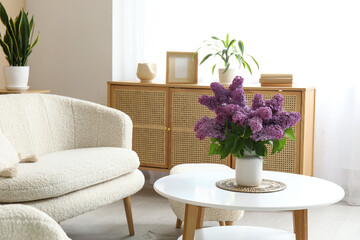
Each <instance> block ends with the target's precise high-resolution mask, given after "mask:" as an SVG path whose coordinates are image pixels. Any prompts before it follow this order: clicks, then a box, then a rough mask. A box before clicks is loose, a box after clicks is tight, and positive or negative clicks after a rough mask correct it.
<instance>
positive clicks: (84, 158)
mask: <svg viewBox="0 0 360 240" xmlns="http://www.w3.org/2000/svg"><path fill="white" fill-rule="evenodd" d="M138 167H139V158H138V156H137V154H136V153H135V152H133V151H132V150H130V149H125V148H114V147H102V148H81V149H72V150H66V151H59V152H54V153H50V154H46V155H43V156H41V157H40V158H39V160H38V161H37V162H36V163H28V164H26V163H22V164H19V166H18V175H17V177H16V178H12V179H4V180H3V181H0V193H1V195H0V202H3V203H5V202H7V203H8V202H24V201H34V200H39V199H45V198H51V197H58V196H61V195H64V194H66V193H69V192H73V191H76V190H79V189H83V188H86V187H89V186H92V185H95V184H98V183H101V182H104V181H108V180H111V179H114V178H117V177H120V176H122V175H124V174H126V173H129V172H132V171H134V170H135V169H137V168H138Z"/></svg>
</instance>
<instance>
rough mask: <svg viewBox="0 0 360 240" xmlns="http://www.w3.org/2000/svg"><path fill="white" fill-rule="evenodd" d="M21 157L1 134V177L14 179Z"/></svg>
mask: <svg viewBox="0 0 360 240" xmlns="http://www.w3.org/2000/svg"><path fill="white" fill-rule="evenodd" d="M18 163H19V156H18V154H17V152H16V151H15V149H14V147H13V145H12V144H11V143H10V142H9V140H8V139H7V137H6V136H5V135H4V134H3V133H1V132H0V177H14V176H15V175H16V167H17V165H18Z"/></svg>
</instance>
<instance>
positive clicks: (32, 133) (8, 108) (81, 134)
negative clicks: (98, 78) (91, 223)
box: [0, 94, 144, 239]
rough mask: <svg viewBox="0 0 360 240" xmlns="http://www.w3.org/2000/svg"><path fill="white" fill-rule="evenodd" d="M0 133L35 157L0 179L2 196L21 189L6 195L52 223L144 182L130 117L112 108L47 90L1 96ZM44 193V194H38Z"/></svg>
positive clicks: (118, 196) (124, 194)
mask: <svg viewBox="0 0 360 240" xmlns="http://www.w3.org/2000/svg"><path fill="white" fill-rule="evenodd" d="M0 132H3V133H4V134H5V135H6V136H7V137H8V139H9V141H10V142H11V143H12V144H13V146H14V148H15V150H16V151H17V152H19V153H20V154H21V156H22V157H23V158H28V157H30V156H32V155H35V156H38V157H39V161H38V162H36V163H23V164H20V167H19V175H18V176H17V177H15V178H12V179H3V178H0V186H2V187H3V188H0V196H1V198H2V200H6V196H4V195H8V193H9V191H11V190H17V191H18V192H20V190H21V191H23V192H22V193H21V194H19V193H16V192H17V191H14V193H11V194H10V195H12V196H11V197H16V198H17V199H21V200H19V201H20V202H19V203H21V204H25V205H30V206H33V207H35V208H37V209H40V210H42V211H44V212H45V213H47V214H49V215H50V216H51V217H53V218H54V219H55V220H56V221H58V222H60V221H64V220H66V219H69V218H72V217H75V216H77V215H79V214H82V213H85V212H87V211H91V210H94V209H96V208H99V207H101V206H104V205H107V204H110V203H112V202H115V201H119V200H121V199H123V198H127V197H129V196H130V195H132V194H135V193H136V192H138V191H139V190H140V189H141V188H142V187H143V185H144V176H143V174H142V173H141V172H140V171H139V170H137V169H136V168H137V167H138V165H139V161H138V157H137V155H136V153H134V152H132V151H131V145H132V122H131V119H130V117H129V116H128V115H126V114H125V113H123V112H120V111H118V110H115V109H112V108H108V107H105V106H102V105H99V104H95V103H90V102H86V101H82V100H78V99H72V98H68V97H62V96H56V95H49V94H44V95H43V94H8V95H1V96H0ZM115 148H116V149H115ZM120 155H121V156H120ZM46 166H48V168H46ZM56 168H59V169H56ZM45 170H47V171H49V173H46V172H45ZM52 174H54V175H60V176H59V177H58V178H57V177H55V176H52ZM71 177H72V179H71ZM27 178H28V179H27ZM29 178H31V179H32V181H30V180H29ZM60 178H61V179H60ZM6 180H9V181H8V182H7V181H6ZM21 180H22V182H21ZM45 180H46V181H45ZM20 182H21V183H20ZM94 184H95V185H94ZM30 185H33V186H37V188H36V191H34V188H33V190H32V191H31V190H29V189H30V188H29V187H30ZM90 185H92V186H90ZM54 186H55V187H54ZM40 188H42V189H43V190H44V192H45V193H44V192H43V193H40V192H37V191H39V189H40ZM77 189H80V190H77ZM2 191H4V192H2ZM62 194H63V195H62ZM59 195H60V196H59ZM44 196H47V197H49V198H46V197H45V199H38V198H40V197H41V198H43V197H44ZM30 199H38V200H34V201H28V200H30ZM21 201H26V202H21ZM0 203H1V201H0ZM1 204H4V205H6V204H7V203H4V202H2V203H1ZM24 239H26V238H24Z"/></svg>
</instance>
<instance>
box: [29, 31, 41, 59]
mask: <svg viewBox="0 0 360 240" xmlns="http://www.w3.org/2000/svg"><path fill="white" fill-rule="evenodd" d="M38 41H39V34H38V35H37V37H36V39H35V41H34V43H33V44H32V45H31V47H30V49H29V50H32V49H33V48H34V47H35V45H36V44H37V42H38ZM28 55H30V54H28Z"/></svg>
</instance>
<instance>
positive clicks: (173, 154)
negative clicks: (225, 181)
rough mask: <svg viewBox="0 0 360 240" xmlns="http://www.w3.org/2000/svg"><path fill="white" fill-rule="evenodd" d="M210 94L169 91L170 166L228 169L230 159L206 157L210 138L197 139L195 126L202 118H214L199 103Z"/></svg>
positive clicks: (190, 91) (191, 91)
mask: <svg viewBox="0 0 360 240" xmlns="http://www.w3.org/2000/svg"><path fill="white" fill-rule="evenodd" d="M203 94H206V95H213V94H212V91H210V90H199V89H171V90H170V106H171V113H170V114H171V116H170V125H171V131H170V143H171V144H170V167H173V166H175V165H178V164H182V163H222V164H227V165H229V166H230V160H229V159H222V160H221V159H220V157H219V156H209V155H208V153H209V145H210V139H209V138H206V139H204V140H202V141H200V140H199V139H197V138H196V136H195V132H194V125H195V123H196V122H197V121H198V120H199V119H200V118H202V117H203V116H208V117H214V116H215V113H214V112H211V111H210V110H209V109H207V108H206V107H205V106H203V105H201V104H199V102H198V99H199V97H200V96H201V95H203Z"/></svg>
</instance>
